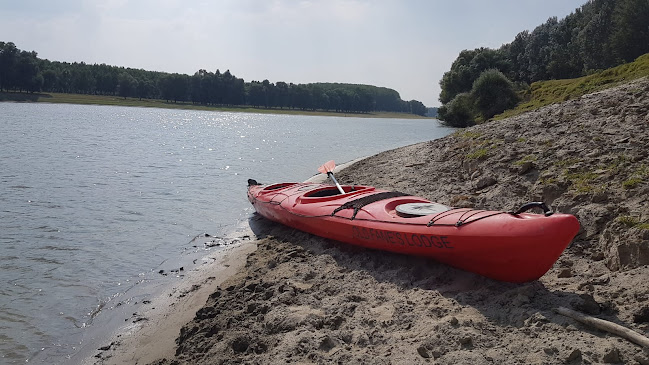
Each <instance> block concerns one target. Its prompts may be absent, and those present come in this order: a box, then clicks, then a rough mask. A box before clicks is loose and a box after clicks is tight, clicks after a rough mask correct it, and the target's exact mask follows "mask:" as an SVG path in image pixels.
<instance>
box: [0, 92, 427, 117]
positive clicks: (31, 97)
mask: <svg viewBox="0 0 649 365" xmlns="http://www.w3.org/2000/svg"><path fill="white" fill-rule="evenodd" d="M2 101H13V102H45V103H56V104H88V105H113V106H134V107H143V108H165V109H190V110H208V111H227V112H243V113H265V114H289V115H314V116H315V115H318V116H335V117H355V118H395V119H420V118H421V119H425V118H427V117H423V116H420V115H416V114H411V113H396V112H369V113H340V112H331V111H329V112H327V111H319V110H318V111H310V110H299V109H298V110H296V109H277V108H275V109H266V108H255V107H249V106H230V107H225V106H221V107H215V106H209V107H208V106H204V105H200V104H192V103H189V102H176V103H174V102H169V101H166V100H160V99H142V100H140V99H139V98H130V97H127V98H123V97H117V96H106V95H86V94H64V93H47V94H46V93H17V92H0V102H2Z"/></svg>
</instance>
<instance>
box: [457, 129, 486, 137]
mask: <svg viewBox="0 0 649 365" xmlns="http://www.w3.org/2000/svg"><path fill="white" fill-rule="evenodd" d="M453 134H454V135H455V136H457V137H459V138H464V139H476V138H480V137H481V136H482V133H480V132H475V131H471V130H464V129H463V130H459V131H457V132H455V133H453Z"/></svg>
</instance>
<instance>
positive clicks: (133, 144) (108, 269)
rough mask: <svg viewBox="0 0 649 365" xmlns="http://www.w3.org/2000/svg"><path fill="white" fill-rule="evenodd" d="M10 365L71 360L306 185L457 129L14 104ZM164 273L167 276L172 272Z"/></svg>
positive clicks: (5, 152) (7, 326)
mask: <svg viewBox="0 0 649 365" xmlns="http://www.w3.org/2000/svg"><path fill="white" fill-rule="evenodd" d="M0 125H1V128H2V133H0V271H1V272H2V276H3V280H2V281H0V362H2V363H8V364H11V363H24V362H25V361H28V360H34V359H38V360H41V361H43V362H45V363H57V362H59V359H63V358H65V357H66V356H70V354H73V353H74V352H75V351H78V348H79V346H80V345H83V334H84V331H85V330H86V328H87V327H92V326H93V324H94V323H96V322H95V321H96V320H97V319H98V318H100V317H101V315H102V313H103V312H102V309H103V308H104V307H105V306H111V305H114V304H115V303H116V302H119V301H121V300H124V299H123V298H125V297H127V296H125V295H124V294H125V293H126V292H128V291H129V290H130V288H132V287H133V286H134V285H136V284H137V283H140V282H144V281H150V280H152V278H155V277H156V275H157V272H158V270H167V271H168V270H170V269H172V268H173V267H174V266H173V265H178V262H179V260H181V259H182V257H183V255H186V254H188V252H193V253H196V252H197V251H198V253H199V254H200V253H201V251H202V250H204V248H201V247H198V248H197V247H194V246H192V244H191V242H192V238H194V237H196V236H197V235H200V234H203V233H209V234H211V235H214V236H220V235H224V234H226V233H228V232H230V231H232V230H234V229H235V227H236V226H237V224H239V223H240V222H242V221H245V220H247V218H248V216H249V215H250V213H251V211H252V209H251V208H250V206H249V203H248V201H247V199H246V181H247V179H248V178H255V179H257V180H258V181H261V182H267V183H271V182H279V181H303V180H305V179H307V178H309V177H310V176H312V175H313V174H314V173H316V169H317V167H318V166H320V165H321V164H322V163H323V162H325V161H328V160H331V159H334V160H336V161H337V162H339V163H341V162H345V161H349V160H352V159H355V158H358V157H362V156H367V155H372V154H375V153H378V152H380V151H383V150H386V149H391V148H395V147H399V146H403V145H407V144H412V143H415V142H420V141H425V140H430V139H435V138H439V137H442V136H444V135H446V134H448V133H449V132H450V131H449V129H447V128H443V127H440V126H439V125H438V123H437V122H436V121H435V120H401V119H364V118H337V117H310V116H309V117H307V116H289V115H265V114H246V113H225V112H209V111H184V110H166V109H153V108H150V109H147V108H124V107H106V106H81V105H62V104H58V105H57V104H18V103H0ZM158 276H159V275H158Z"/></svg>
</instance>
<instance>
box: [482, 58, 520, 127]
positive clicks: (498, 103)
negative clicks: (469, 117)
mask: <svg viewBox="0 0 649 365" xmlns="http://www.w3.org/2000/svg"><path fill="white" fill-rule="evenodd" d="M471 96H472V98H473V100H474V103H475V106H476V108H477V109H478V111H479V112H480V114H481V115H482V117H483V118H484V119H489V118H491V117H493V116H494V115H496V114H499V113H502V112H503V111H505V110H507V109H509V108H512V107H514V106H515V105H516V103H518V101H519V98H518V95H516V92H515V91H514V85H513V84H512V82H511V81H509V79H507V77H506V76H505V75H503V73H502V72H500V71H498V70H496V69H490V70H486V71H484V72H483V73H482V74H480V77H478V79H477V80H475V82H474V83H473V87H472V88H471Z"/></svg>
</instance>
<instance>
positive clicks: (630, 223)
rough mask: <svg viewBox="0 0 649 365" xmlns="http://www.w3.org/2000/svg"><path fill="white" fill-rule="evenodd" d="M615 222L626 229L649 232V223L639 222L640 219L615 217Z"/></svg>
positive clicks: (625, 216)
mask: <svg viewBox="0 0 649 365" xmlns="http://www.w3.org/2000/svg"><path fill="white" fill-rule="evenodd" d="M617 221H618V222H620V223H622V224H624V225H625V226H627V227H628V228H637V229H645V230H649V223H647V222H642V221H640V218H637V217H633V216H630V215H623V216H620V217H617Z"/></svg>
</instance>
